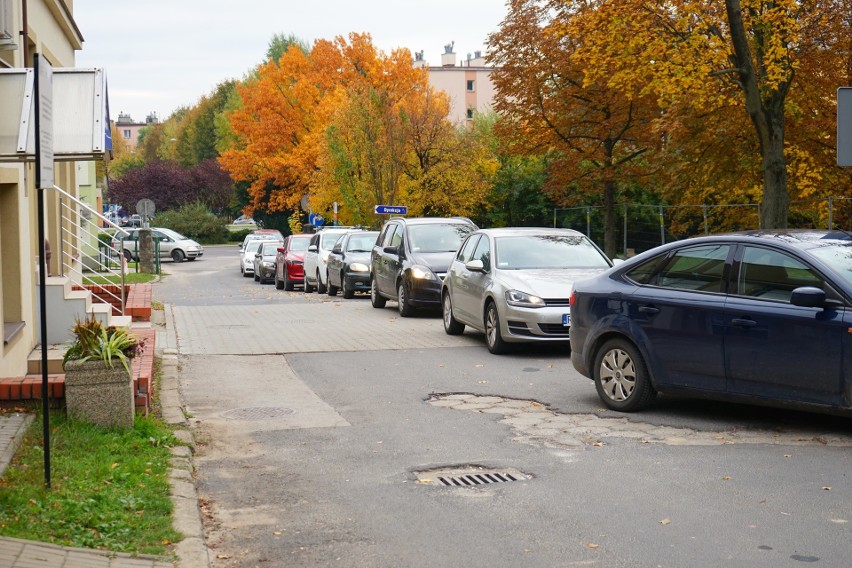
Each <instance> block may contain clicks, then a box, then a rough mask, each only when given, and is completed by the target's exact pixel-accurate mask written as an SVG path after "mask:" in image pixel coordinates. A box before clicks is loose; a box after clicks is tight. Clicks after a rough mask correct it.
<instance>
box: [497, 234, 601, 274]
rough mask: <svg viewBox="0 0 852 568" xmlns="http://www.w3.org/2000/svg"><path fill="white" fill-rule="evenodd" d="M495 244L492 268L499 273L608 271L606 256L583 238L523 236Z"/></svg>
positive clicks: (500, 239)
mask: <svg viewBox="0 0 852 568" xmlns="http://www.w3.org/2000/svg"><path fill="white" fill-rule="evenodd" d="M495 241H496V244H495V259H496V261H497V262H496V263H495V266H496V267H497V268H499V269H501V270H530V269H540V268H609V262H607V259H606V257H605V256H604V255H603V254H602V253H601V252H600V251H599V250H598V249H597V247H595V246H594V245H593V244H592V243H591V241H589V239H587V238H586V237H579V236H578V237H575V236H566V235H522V236H512V237H497V238H496V239H495Z"/></svg>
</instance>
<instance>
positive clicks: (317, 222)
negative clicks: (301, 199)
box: [308, 213, 325, 227]
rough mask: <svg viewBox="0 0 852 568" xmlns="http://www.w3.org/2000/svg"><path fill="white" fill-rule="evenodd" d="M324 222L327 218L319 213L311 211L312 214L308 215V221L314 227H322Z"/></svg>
mask: <svg viewBox="0 0 852 568" xmlns="http://www.w3.org/2000/svg"><path fill="white" fill-rule="evenodd" d="M324 222H325V220H324V219H323V218H322V215H320V214H319V213H311V214H310V215H308V223H310V224H311V225H312V226H314V227H322V224H323V223H324Z"/></svg>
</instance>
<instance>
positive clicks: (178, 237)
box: [160, 229, 189, 241]
mask: <svg viewBox="0 0 852 568" xmlns="http://www.w3.org/2000/svg"><path fill="white" fill-rule="evenodd" d="M160 232H161V233H163V234H164V235H166V236H167V237H169V238H171V239H174V240H176V241H187V240H189V238H188V237H184V236H183V235H181V234H180V233H178V232H177V231H172V230H171V229H160Z"/></svg>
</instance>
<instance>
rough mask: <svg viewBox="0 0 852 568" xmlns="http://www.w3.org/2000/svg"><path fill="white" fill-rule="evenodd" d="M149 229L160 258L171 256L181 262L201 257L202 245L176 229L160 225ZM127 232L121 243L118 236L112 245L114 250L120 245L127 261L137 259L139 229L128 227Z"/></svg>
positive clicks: (202, 252)
mask: <svg viewBox="0 0 852 568" xmlns="http://www.w3.org/2000/svg"><path fill="white" fill-rule="evenodd" d="M150 230H151V237H152V238H153V239H154V241H155V243H154V247H155V250H156V248H157V247H159V250H160V258H161V259H164V258H171V259H172V260H173V261H175V262H183V261H184V260H195V259H196V258H201V256H202V255H203V254H204V247H202V246H201V245H200V244H198V243H197V242H196V241H194V240H192V239H190V238H189V237H185V236H183V235H181V234H180V233H178V232H177V231H172V230H171V229H164V228H162V227H151V229H150ZM129 233H130V234H129V235H128V236H127V237H124V240H123V243H122V241H121V239H120V238H114V239H113V246H114V248H115V249H116V250H118V249H119V248H120V247H121V248H122V249H123V251H124V258H126V259H127V260H128V261H132V260H138V259H139V229H130V230H129ZM120 243H122V244H120Z"/></svg>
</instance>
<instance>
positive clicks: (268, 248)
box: [261, 243, 281, 256]
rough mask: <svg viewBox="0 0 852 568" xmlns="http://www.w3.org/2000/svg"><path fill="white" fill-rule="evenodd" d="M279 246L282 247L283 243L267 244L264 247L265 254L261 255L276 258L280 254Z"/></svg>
mask: <svg viewBox="0 0 852 568" xmlns="http://www.w3.org/2000/svg"><path fill="white" fill-rule="evenodd" d="M279 246H281V243H266V244H264V245H263V252H262V253H261V254H262V255H263V256H275V255H276V254H278V247H279Z"/></svg>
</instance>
